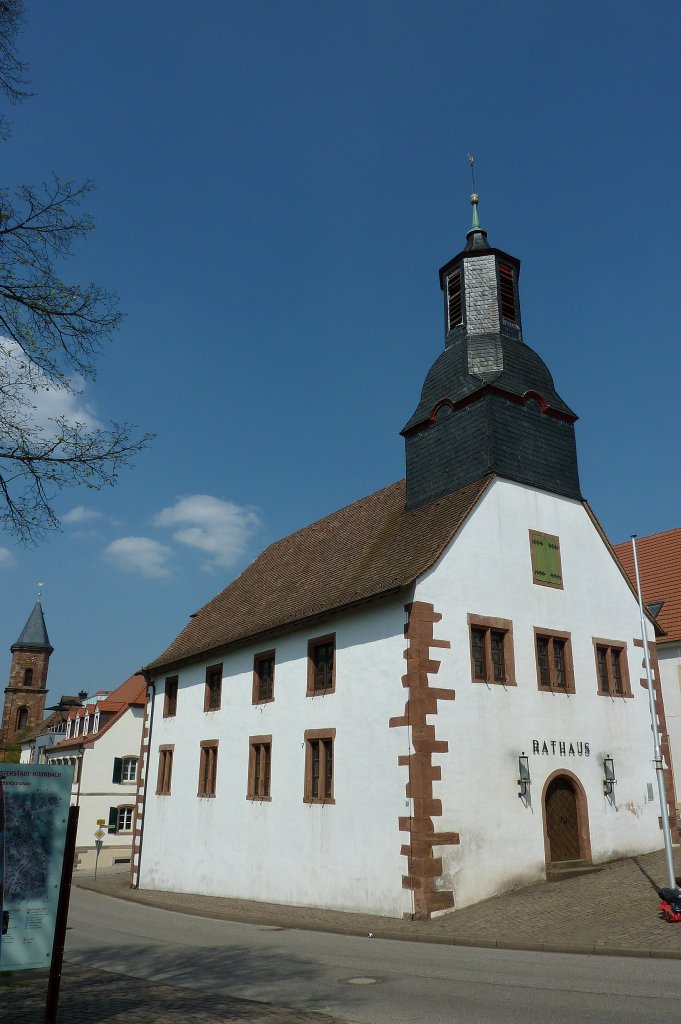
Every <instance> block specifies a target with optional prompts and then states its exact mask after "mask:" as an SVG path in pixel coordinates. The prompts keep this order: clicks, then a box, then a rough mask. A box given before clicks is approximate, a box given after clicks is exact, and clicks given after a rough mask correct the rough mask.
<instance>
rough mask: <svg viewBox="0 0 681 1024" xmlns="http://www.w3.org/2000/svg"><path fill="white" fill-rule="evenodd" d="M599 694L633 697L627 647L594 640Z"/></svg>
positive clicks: (603, 695) (599, 638)
mask: <svg viewBox="0 0 681 1024" xmlns="http://www.w3.org/2000/svg"><path fill="white" fill-rule="evenodd" d="M593 645H594V655H595V658H596V677H597V680H598V693H599V695H600V696H602V697H633V693H632V692H631V682H630V680H629V662H628V658H627V645H626V644H625V643H622V642H621V641H620V642H618V641H616V640H603V639H602V638H601V637H594V638H593Z"/></svg>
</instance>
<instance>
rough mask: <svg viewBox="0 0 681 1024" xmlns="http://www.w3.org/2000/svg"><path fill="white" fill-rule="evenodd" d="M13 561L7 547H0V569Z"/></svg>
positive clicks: (12, 556)
mask: <svg viewBox="0 0 681 1024" xmlns="http://www.w3.org/2000/svg"><path fill="white" fill-rule="evenodd" d="M13 561H14V555H13V554H12V552H11V551H10V550H9V548H0V569H5V568H6V567H7V566H8V565H11V564H12V562H13Z"/></svg>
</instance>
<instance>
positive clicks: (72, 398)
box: [31, 376, 101, 431]
mask: <svg viewBox="0 0 681 1024" xmlns="http://www.w3.org/2000/svg"><path fill="white" fill-rule="evenodd" d="M84 383H85V382H84V381H83V379H82V377H78V376H75V377H72V378H71V385H72V387H74V388H75V389H76V392H77V393H76V394H73V392H71V391H65V390H64V388H57V387H55V386H54V385H53V384H50V386H49V388H47V387H42V388H39V389H38V391H36V392H35V393H34V394H32V395H31V401H32V403H33V405H34V406H35V412H34V414H33V419H34V421H35V422H36V423H38V424H40V426H41V427H44V428H45V429H46V430H48V431H49V430H51V429H53V427H52V423H51V422H50V421H51V420H54V419H57V418H58V417H60V416H63V417H65V419H67V420H68V422H69V423H82V424H83V425H84V426H86V427H88V428H89V429H90V430H91V429H92V428H93V427H99V426H101V422H100V421H99V420H98V419H97V416H96V415H95V409H94V405H93V404H92V403H91V402H86V401H85V399H84V398H83V394H82V392H83V387H84Z"/></svg>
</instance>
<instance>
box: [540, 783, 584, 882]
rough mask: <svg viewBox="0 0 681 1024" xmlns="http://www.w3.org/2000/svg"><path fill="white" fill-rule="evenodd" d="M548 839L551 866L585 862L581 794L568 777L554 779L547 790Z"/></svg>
mask: <svg viewBox="0 0 681 1024" xmlns="http://www.w3.org/2000/svg"><path fill="white" fill-rule="evenodd" d="M545 799H546V835H547V837H548V841H549V849H550V852H551V863H552V864H556V863H560V862H561V861H565V860H581V859H582V851H581V848H580V843H579V822H578V819H577V794H576V793H575V788H574V786H573V785H572V783H571V782H570V780H569V779H568V778H567V777H566V776H565V775H559V776H557V778H555V779H553V780H552V781H551V782H550V783H549V786H548V789H547V790H546V798H545Z"/></svg>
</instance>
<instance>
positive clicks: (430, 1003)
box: [66, 888, 681, 1024]
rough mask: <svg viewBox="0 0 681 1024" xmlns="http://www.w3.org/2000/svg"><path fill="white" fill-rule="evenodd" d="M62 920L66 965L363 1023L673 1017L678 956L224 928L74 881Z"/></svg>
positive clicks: (640, 1023)
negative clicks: (487, 947) (470, 945)
mask: <svg viewBox="0 0 681 1024" xmlns="http://www.w3.org/2000/svg"><path fill="white" fill-rule="evenodd" d="M69 925H70V929H69V932H68V934H67V947H66V960H67V961H70V962H74V963H79V964H84V965H88V966H91V967H101V968H104V969H106V970H108V971H114V972H119V973H122V974H127V975H132V976H135V977H140V978H145V979H153V980H156V981H163V982H166V983H169V984H173V985H178V986H181V987H183V988H189V989H198V990H200V991H201V992H204V993H219V994H220V995H229V996H238V997H241V998H244V999H252V1000H257V1001H263V1002H267V1003H271V1004H275V1005H277V1006H284V1007H291V1008H294V1009H300V1010H317V1011H326V1012H328V1013H330V1014H332V1015H334V1016H335V1017H337V1018H339V1019H341V1020H344V1021H352V1022H355V1021H356V1022H363V1024H364V1022H366V1024H416V1022H418V1024H421V1022H424V1021H427V1022H432V1024H592V1022H593V1024H647V1022H651V1024H652V1022H653V1021H655V1022H656V1024H657V1022H659V1021H669V1022H671V1021H678V1020H681V962H680V961H678V960H651V959H637V958H614V957H603V956H570V955H566V954H557V953H525V952H516V951H504V950H483V949H465V948H462V947H456V946H454V947H453V946H439V945H428V944H426V943H410V942H397V941H390V940H379V939H370V938H368V937H367V938H357V937H351V936H338V935H329V934H320V933H316V932H304V931H293V930H288V929H278V928H270V927H263V926H257V925H245V924H233V923H230V922H225V921H215V920H210V919H205V918H199V917H191V916H189V915H186V914H174V913H170V912H169V911H165V910H157V909H155V908H151V907H145V906H140V905H138V904H134V903H129V902H126V901H123V900H115V899H111V898H110V897H107V896H101V895H99V894H98V893H94V892H88V891H86V890H82V889H77V888H74V889H73V890H72V894H71V911H70V915H69ZM150 1020H153V1016H150Z"/></svg>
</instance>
